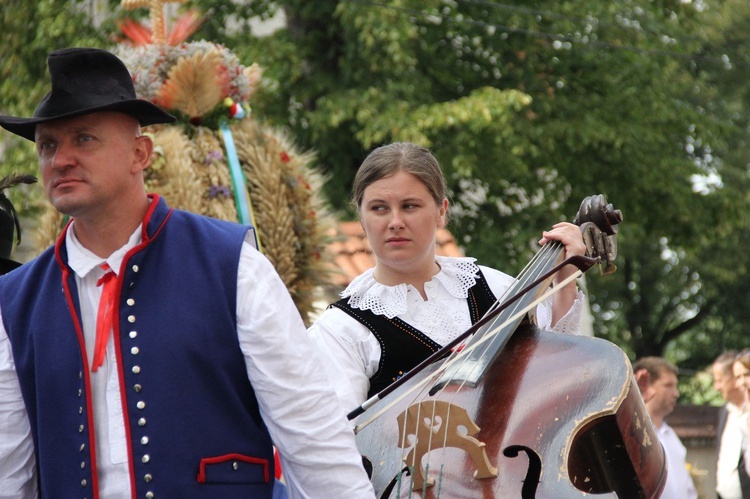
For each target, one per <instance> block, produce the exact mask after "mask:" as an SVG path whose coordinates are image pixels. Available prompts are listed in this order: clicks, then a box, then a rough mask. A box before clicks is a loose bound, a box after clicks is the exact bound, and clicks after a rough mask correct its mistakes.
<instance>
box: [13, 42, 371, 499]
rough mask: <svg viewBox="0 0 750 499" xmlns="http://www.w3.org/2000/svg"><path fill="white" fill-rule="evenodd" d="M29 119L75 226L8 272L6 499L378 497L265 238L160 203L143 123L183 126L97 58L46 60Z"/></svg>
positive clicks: (47, 178) (120, 69)
mask: <svg viewBox="0 0 750 499" xmlns="http://www.w3.org/2000/svg"><path fill="white" fill-rule="evenodd" d="M48 65H49V70H50V75H51V80H52V89H51V91H50V92H49V94H47V96H46V97H45V98H44V99H43V100H42V102H41V103H40V104H39V106H38V107H37V109H36V111H35V113H34V116H33V117H32V118H17V117H8V116H0V125H1V126H3V127H4V128H6V129H7V130H9V131H11V132H13V133H15V134H17V135H20V136H22V137H25V138H27V139H29V140H32V141H34V142H36V150H37V154H38V158H39V165H40V174H41V181H42V185H43V187H44V189H45V192H46V194H47V197H48V198H49V200H50V201H51V203H52V204H53V205H54V206H55V208H56V209H57V210H58V211H60V212H61V213H64V214H66V215H68V216H70V217H71V220H70V222H69V223H68V225H67V227H66V228H65V229H64V230H63V233H62V235H61V236H60V238H59V239H58V240H57V242H56V244H55V245H54V246H53V247H51V248H48V249H47V250H46V251H45V252H44V253H43V254H42V255H40V256H39V257H38V258H36V259H35V260H32V261H31V262H28V263H27V264H25V265H23V266H22V267H20V268H19V269H17V270H16V271H14V272H11V273H9V274H7V275H5V276H2V277H0V316H1V318H2V321H1V322H0V421H2V423H1V424H0V496H9V497H27V496H28V497H33V496H34V495H36V494H37V493H39V494H41V495H42V496H45V495H46V496H49V497H74V496H83V497H95V498H96V497H101V498H104V497H118V498H120V497H155V496H159V497H180V498H190V497H254V498H263V497H267V498H271V497H272V496H273V494H274V493H278V491H279V488H278V487H276V488H275V487H274V472H275V467H274V455H273V448H272V443H273V444H275V445H276V446H277V447H278V448H279V451H280V456H281V462H282V464H283V467H284V475H285V478H286V482H287V486H288V488H289V493H290V495H291V496H294V497H297V496H299V497H324V496H330V497H347V498H356V497H372V496H373V495H374V494H373V491H372V487H371V485H370V483H369V481H368V479H367V476H366V473H365V472H364V469H363V467H362V464H361V459H360V457H359V455H358V453H357V450H356V446H355V443H354V435H353V432H352V429H351V427H350V425H349V424H348V422H347V421H346V417H345V414H344V410H343V408H341V407H340V406H339V405H338V401H337V400H338V399H337V397H336V396H335V394H334V392H333V389H332V388H331V387H330V385H329V382H328V380H327V378H326V375H325V372H324V370H323V369H321V365H320V361H319V358H318V357H317V354H316V350H315V348H314V347H313V346H312V345H311V343H310V340H309V338H308V337H307V335H306V332H305V328H304V325H303V323H302V320H301V318H300V316H299V314H298V313H297V310H296V308H295V307H294V304H293V302H292V300H291V298H290V296H289V294H288V292H287V290H286V287H285V286H284V284H283V283H282V282H281V280H280V278H279V277H278V275H277V274H276V272H275V271H274V269H273V267H272V266H271V264H270V263H269V262H268V260H267V259H266V258H265V257H263V256H262V255H261V254H260V253H258V251H257V250H256V249H255V248H254V246H253V243H254V240H253V239H252V236H251V232H250V231H248V227H243V226H241V225H238V224H234V223H230V222H224V221H218V220H213V219H209V218H207V217H201V216H198V215H194V214H191V213H187V212H184V211H180V210H176V209H170V208H169V207H168V206H167V205H166V203H165V201H164V200H163V199H162V198H160V197H159V196H158V195H151V194H147V193H146V190H145V186H144V182H143V170H144V169H145V168H146V167H147V166H148V162H149V158H150V156H151V152H152V149H153V144H152V142H151V139H150V138H148V137H147V136H144V135H142V134H141V126H145V125H152V124H159V123H171V122H172V121H174V118H173V117H172V116H171V115H169V114H167V113H166V112H164V111H163V110H161V109H160V108H158V107H157V106H155V105H153V104H151V103H149V102H146V101H143V100H139V99H137V98H136V96H135V92H134V89H133V84H132V80H131V77H130V74H129V73H128V71H127V69H126V68H125V66H124V65H123V64H122V62H121V61H120V60H119V59H117V58H116V57H115V56H114V55H112V54H111V53H109V52H106V51H103V50H98V49H85V48H76V49H66V50H60V51H56V52H53V53H52V54H50V56H49V59H48Z"/></svg>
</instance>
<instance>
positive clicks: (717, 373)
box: [711, 364, 742, 404]
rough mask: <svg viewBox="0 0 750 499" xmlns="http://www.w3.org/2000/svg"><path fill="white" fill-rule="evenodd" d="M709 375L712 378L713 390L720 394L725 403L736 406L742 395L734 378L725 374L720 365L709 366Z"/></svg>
mask: <svg viewBox="0 0 750 499" xmlns="http://www.w3.org/2000/svg"><path fill="white" fill-rule="evenodd" d="M711 374H712V375H713V378H714V389H715V390H716V391H718V392H719V393H721V397H722V398H723V399H724V400H725V401H726V402H732V403H734V404H738V403H739V402H738V401H739V400H741V398H742V394H741V392H740V390H739V389H738V388H737V384H736V383H735V380H734V376H733V375H732V374H731V373H727V372H726V370H725V369H724V366H722V365H721V364H714V365H713V366H711Z"/></svg>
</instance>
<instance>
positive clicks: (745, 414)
mask: <svg viewBox="0 0 750 499" xmlns="http://www.w3.org/2000/svg"><path fill="white" fill-rule="evenodd" d="M732 373H733V374H734V380H735V383H736V386H737V388H739V390H740V392H742V406H741V407H740V422H739V426H740V430H741V431H742V461H741V462H740V466H741V467H744V469H745V477H746V476H748V475H750V443H749V442H748V440H749V439H748V435H750V348H745V349H744V350H742V351H741V352H740V353H738V354H737V357H736V358H735V359H734V364H732ZM743 487H748V488H750V484H748V483H747V481H744V480H743ZM743 490H747V489H743Z"/></svg>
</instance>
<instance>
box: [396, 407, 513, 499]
mask: <svg viewBox="0 0 750 499" xmlns="http://www.w3.org/2000/svg"><path fill="white" fill-rule="evenodd" d="M397 419H398V428H399V435H400V437H399V447H402V448H404V449H406V448H407V447H411V450H410V451H409V453H408V454H407V455H406V456H405V457H404V463H405V464H406V465H407V466H409V467H411V468H412V482H413V486H414V489H421V488H423V487H430V486H432V485H434V483H435V480H434V479H432V478H430V477H429V476H426V474H427V472H426V470H425V469H424V468H423V467H422V458H423V457H424V456H425V455H427V454H428V453H430V452H431V451H433V450H436V449H442V448H445V447H454V448H458V449H461V450H463V451H465V452H466V453H467V454H468V455H469V456H470V457H471V459H472V461H473V462H474V465H475V467H476V471H475V472H474V478H494V477H497V474H498V471H497V468H495V467H494V466H492V464H491V463H490V460H489V458H488V457H487V452H486V450H485V443H484V442H480V441H479V440H477V439H476V438H474V435H476V434H477V433H479V429H480V428H479V426H477V425H476V423H474V421H472V419H471V417H469V414H468V413H467V412H466V409H464V408H463V407H460V406H457V405H454V404H451V403H449V402H445V401H442V400H431V401H423V402H419V403H417V404H413V405H411V406H409V407H408V408H407V409H406V410H405V411H404V412H402V413H401V414H400V415H399V416H398V418H397Z"/></svg>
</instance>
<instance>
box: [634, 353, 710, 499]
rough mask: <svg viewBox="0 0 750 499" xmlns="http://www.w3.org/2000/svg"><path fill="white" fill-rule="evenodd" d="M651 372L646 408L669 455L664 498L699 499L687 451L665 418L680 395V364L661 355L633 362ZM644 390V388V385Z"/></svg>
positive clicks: (666, 453) (637, 369)
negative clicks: (677, 364)
mask: <svg viewBox="0 0 750 499" xmlns="http://www.w3.org/2000/svg"><path fill="white" fill-rule="evenodd" d="M642 370H645V371H646V372H647V373H648V376H647V379H648V386H647V387H645V388H646V390H647V392H648V393H649V394H650V395H649V398H648V401H646V402H645V403H646V410H647V411H648V414H649V416H650V417H651V421H652V422H653V424H654V427H655V428H656V434H657V435H658V436H659V441H660V442H661V445H662V447H663V448H664V453H665V455H666V458H667V483H666V485H665V486H664V490H663V491H662V495H661V497H663V498H664V499H697V497H698V492H697V490H696V489H695V484H693V479H692V477H691V476H690V473H689V472H688V469H687V462H686V460H685V458H686V456H687V450H686V449H685V446H684V445H683V444H682V442H681V441H680V439H679V437H678V436H677V434H676V433H675V432H674V430H673V429H672V428H671V427H670V426H669V425H668V424H667V423H666V421H665V420H664V418H665V417H666V416H667V415H669V414H671V413H672V411H673V410H674V408H675V405H676V404H677V398H678V397H679V395H680V392H679V390H678V389H677V373H678V370H677V367H676V366H675V365H674V364H672V363H670V362H668V361H667V360H665V359H662V358H661V357H643V358H642V359H640V360H638V361H637V362H636V363H635V364H633V372H636V373H637V372H641V371H642ZM642 390H643V388H642Z"/></svg>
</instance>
